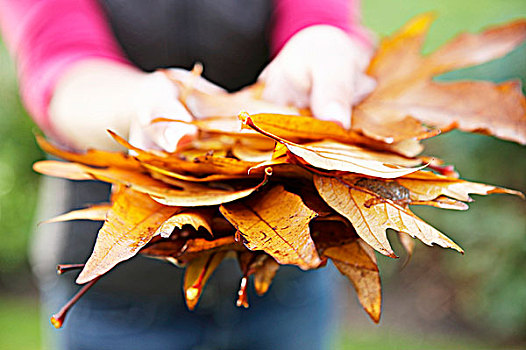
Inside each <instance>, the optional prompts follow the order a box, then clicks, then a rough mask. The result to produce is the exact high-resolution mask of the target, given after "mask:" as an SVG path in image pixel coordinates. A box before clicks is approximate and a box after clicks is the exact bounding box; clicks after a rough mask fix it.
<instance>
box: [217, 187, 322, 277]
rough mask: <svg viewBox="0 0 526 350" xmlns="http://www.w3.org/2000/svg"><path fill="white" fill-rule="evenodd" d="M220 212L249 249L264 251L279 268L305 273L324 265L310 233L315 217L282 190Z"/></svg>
mask: <svg viewBox="0 0 526 350" xmlns="http://www.w3.org/2000/svg"><path fill="white" fill-rule="evenodd" d="M220 211H221V213H222V214H223V215H224V216H225V218H226V219H227V220H228V221H230V223H232V225H234V227H235V228H236V229H237V230H238V231H239V233H240V234H241V236H242V237H243V239H244V241H245V242H244V243H245V246H246V247H247V248H248V249H251V250H263V251H265V252H266V253H267V254H269V255H270V256H272V257H273V258H274V259H276V261H278V262H279V263H280V264H293V265H297V266H299V267H300V268H302V269H304V270H308V269H311V268H315V267H318V266H319V264H320V263H321V260H320V258H319V256H318V253H317V252H316V248H315V246H314V242H313V241H312V238H311V236H310V233H309V222H310V221H311V220H312V219H313V218H314V217H316V213H315V212H313V211H312V210H310V209H309V208H308V207H307V206H305V205H304V204H303V202H302V201H301V198H300V197H299V196H297V195H295V194H293V193H290V192H287V191H285V189H284V188H283V186H275V187H273V188H272V189H270V190H268V191H266V192H265V193H263V194H261V195H260V196H257V197H254V198H249V199H247V200H243V201H237V202H234V203H231V204H223V205H221V207H220Z"/></svg>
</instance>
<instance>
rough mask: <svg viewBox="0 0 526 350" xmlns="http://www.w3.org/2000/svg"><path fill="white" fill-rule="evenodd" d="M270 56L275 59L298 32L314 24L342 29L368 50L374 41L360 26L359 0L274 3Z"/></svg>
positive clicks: (277, 1) (281, 1)
mask: <svg viewBox="0 0 526 350" xmlns="http://www.w3.org/2000/svg"><path fill="white" fill-rule="evenodd" d="M274 4H275V6H274V11H273V28H272V42H271V53H272V56H275V55H276V54H277V53H278V52H279V51H280V50H281V49H282V48H283V46H284V45H285V43H286V42H287V41H289V39H290V38H291V37H292V36H294V34H296V33H297V32H299V31H300V30H302V29H305V28H307V27H310V26H314V25H329V26H333V27H335V28H339V29H341V30H342V31H344V32H345V33H347V34H348V35H349V36H351V37H353V38H354V39H356V40H357V41H358V42H360V43H361V44H362V45H364V46H365V47H370V46H371V38H370V37H369V34H368V33H367V31H366V30H365V28H364V27H363V26H362V25H361V23H360V13H359V10H360V1H359V0H324V1H320V0H274Z"/></svg>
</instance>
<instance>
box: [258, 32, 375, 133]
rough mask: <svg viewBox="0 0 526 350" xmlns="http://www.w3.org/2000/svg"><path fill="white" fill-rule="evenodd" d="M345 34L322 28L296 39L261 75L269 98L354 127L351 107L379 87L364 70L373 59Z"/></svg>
mask: <svg viewBox="0 0 526 350" xmlns="http://www.w3.org/2000/svg"><path fill="white" fill-rule="evenodd" d="M368 51H369V50H367V49H366V48H365V47H363V46H362V45H361V44H360V43H358V42H355V41H354V40H353V39H352V38H350V37H349V35H347V34H346V33H345V32H343V31H342V30H340V29H338V28H335V27H331V26H327V25H317V26H311V27H308V28H306V29H303V30H301V31H300V32H298V33H297V34H296V35H294V36H293V37H292V38H291V39H290V40H289V41H288V42H287V44H286V45H285V46H284V47H283V49H282V50H281V52H280V53H279V54H278V55H277V56H276V58H274V60H273V61H272V62H271V63H270V64H269V65H268V66H267V67H266V68H265V70H264V71H263V72H262V73H261V75H260V77H259V80H260V81H262V82H263V83H264V85H265V87H264V90H263V98H264V99H266V100H269V101H271V102H275V103H278V104H283V105H289V104H292V105H295V106H296V107H298V108H307V107H310V109H311V111H312V113H313V114H314V116H315V117H317V118H319V119H322V120H331V121H336V122H338V123H340V124H342V125H343V126H344V127H346V128H349V127H350V126H351V107H352V105H353V104H356V103H357V102H359V101H360V100H361V99H363V98H364V97H365V96H367V95H368V94H369V93H370V92H371V91H372V90H373V89H374V87H375V85H376V83H375V81H374V80H373V79H372V78H370V77H368V76H366V75H365V74H364V73H363V71H364V70H365V68H366V67H367V65H368V63H369V58H370V54H369V52H368Z"/></svg>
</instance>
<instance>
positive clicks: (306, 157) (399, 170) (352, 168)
mask: <svg viewBox="0 0 526 350" xmlns="http://www.w3.org/2000/svg"><path fill="white" fill-rule="evenodd" d="M239 117H240V118H241V119H242V120H243V123H245V124H246V125H248V126H249V127H251V128H253V129H254V130H256V131H258V132H260V133H262V134H263V135H266V136H268V137H270V138H272V139H274V140H276V141H277V142H280V143H282V144H284V145H285V146H286V147H287V149H288V150H289V151H290V152H291V153H292V154H294V155H295V156H297V157H299V158H301V159H302V160H303V161H305V162H306V163H308V164H310V165H312V166H314V167H316V168H320V169H324V170H337V171H345V172H353V173H358V174H363V175H368V176H375V177H381V178H395V177H400V176H403V175H407V174H410V173H412V172H415V171H418V170H420V169H422V168H424V166H421V167H418V168H406V167H403V166H399V165H397V164H391V163H387V162H383V161H378V160H372V159H371V156H370V153H372V152H373V151H369V150H365V149H363V148H361V147H358V146H350V145H345V144H340V145H339V147H338V149H336V150H335V149H332V148H325V147H323V146H321V147H320V146H303V145H300V144H297V143H293V142H290V141H287V140H284V139H282V138H280V137H277V136H276V135H272V134H270V133H268V132H266V131H264V130H262V129H261V128H260V127H259V126H257V125H255V124H254V123H253V121H252V119H251V117H250V115H248V114H246V113H241V114H240V115H239ZM362 150H363V152H362ZM393 157H394V155H393Z"/></svg>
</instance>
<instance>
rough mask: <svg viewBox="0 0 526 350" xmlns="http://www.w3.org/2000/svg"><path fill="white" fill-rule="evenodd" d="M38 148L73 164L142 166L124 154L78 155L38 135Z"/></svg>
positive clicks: (133, 167) (103, 152) (93, 152)
mask: <svg viewBox="0 0 526 350" xmlns="http://www.w3.org/2000/svg"><path fill="white" fill-rule="evenodd" d="M35 137H36V140H37V143H38V146H39V147H40V148H41V149H42V150H43V151H44V152H46V153H49V154H51V155H54V156H57V157H59V158H62V159H65V160H69V161H71V162H77V163H82V164H86V165H91V166H96V167H107V166H114V167H118V168H126V169H140V168H141V165H140V164H139V162H137V160H135V159H134V158H133V157H132V156H129V155H127V154H126V153H123V152H108V151H101V150H95V149H89V150H87V151H86V152H85V153H76V152H70V151H66V150H64V149H61V148H59V147H57V146H55V145H53V144H51V143H50V142H48V141H47V140H46V139H45V138H43V137H42V136H39V135H36V136H35Z"/></svg>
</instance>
